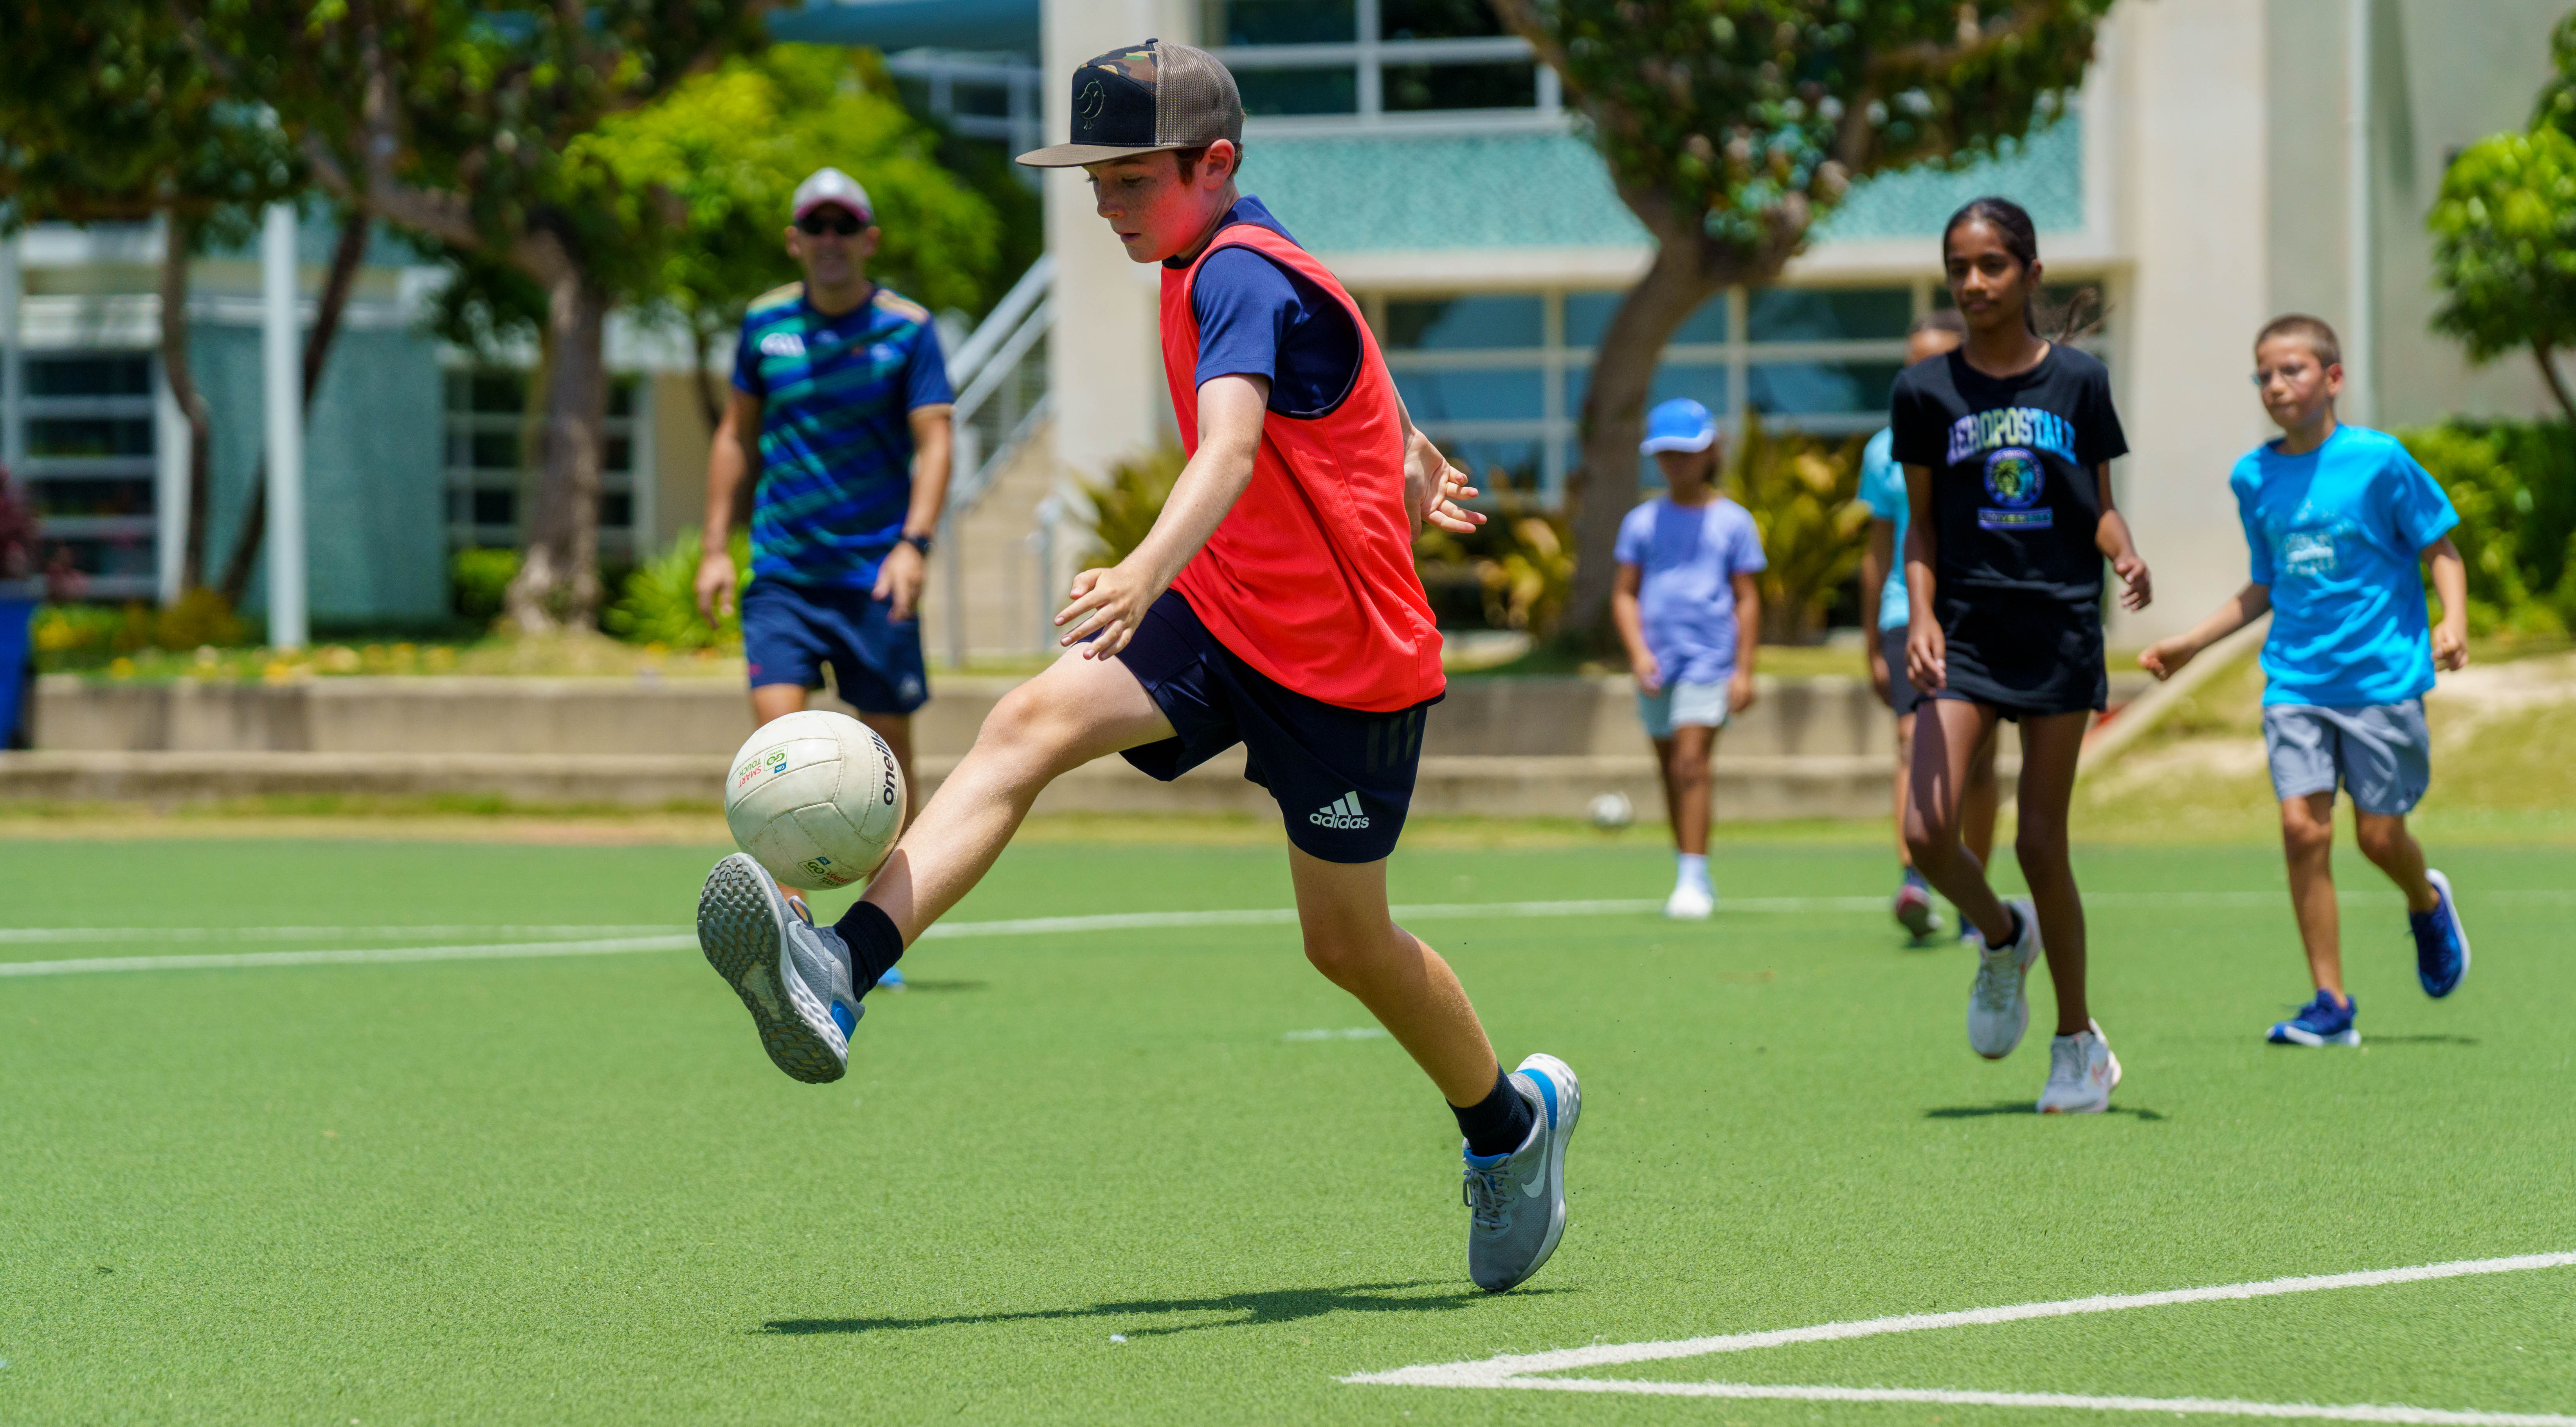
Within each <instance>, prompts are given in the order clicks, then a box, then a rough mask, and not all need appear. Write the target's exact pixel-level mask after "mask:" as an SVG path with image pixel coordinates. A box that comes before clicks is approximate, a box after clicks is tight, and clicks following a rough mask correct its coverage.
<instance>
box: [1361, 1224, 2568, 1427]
mask: <svg viewBox="0 0 2576 1427" xmlns="http://www.w3.org/2000/svg"><path fill="white" fill-rule="evenodd" d="M2570 1265H2576V1253H2556V1254H2517V1255H2514V1256H2512V1257H2510V1258H2494V1259H2457V1260H2454V1261H2452V1262H2449V1263H2436V1264H2419V1265H2416V1266H2415V1267H2413V1268H2389V1269H2370V1270H2366V1271H2363V1272H2360V1273H2333V1274H2319V1275H2315V1276H2312V1277H2306V1278H2273V1279H2264V1280H2262V1281H2260V1282H2255V1283H2223V1284H2218V1285H2215V1286H2212V1287H2208V1288H2176V1289H2167V1290H2164V1291H2161V1292H2156V1293H2120V1294H2102V1295H2098V1296H2095V1297H2092V1298H2064V1299H2058V1300H2056V1301H2054V1302H2048V1303H2014V1304H2008V1305H2005V1306H2003V1307H1999V1308H1969V1309H1964V1310H1961V1311H1959V1312H1955V1313H1904V1314H1898V1315H1896V1316H1894V1317H1888V1318H1867V1319H1861V1320H1858V1321H1854V1322H1844V1323H1818V1324H1814V1325H1812V1326H1809V1327H1805V1328H1777V1329H1772V1330H1769V1331H1766V1332H1757V1333H1727V1334H1721V1335H1718V1336H1715V1337H1707V1338H1680V1339H1675V1340H1672V1341H1668V1342H1660V1343H1612V1344H1605V1345H1600V1346H1595V1347H1588V1348H1566V1349H1563V1350H1560V1351H1557V1352H1552V1353H1520V1354H1512V1355H1506V1356H1502V1357H1494V1358H1486V1359H1483V1360H1481V1361H1470V1362H1462V1363H1430V1364H1425V1365H1422V1366H1419V1367H1409V1368H1398V1369H1396V1370H1395V1371H1393V1372H1381V1373H1358V1374H1354V1375H1352V1376H1350V1377H1346V1378H1343V1379H1342V1381H1344V1382H1348V1383H1364V1384H1372V1385H1378V1386H1388V1387H1517V1388H1537V1389H1543V1390H1547V1391H1555V1392H1656V1393H1677V1394H1680V1395H1683V1396H1708V1397H1727V1396H1737V1397H1773V1396H1778V1397H1788V1396H1816V1397H1833V1398H1835V1399H1836V1400H1851V1401H1887V1402H1950V1401H1954V1400H1955V1401H1958V1402H1961V1403H1989V1404H1995V1405H2001V1406H2068V1405H2082V1404H2085V1403H2091V1404H2096V1405H2108V1404H2150V1403H2152V1404H2153V1405H2152V1406H2138V1407H2137V1409H2136V1410H2140V1411H2156V1412H2184V1411H2219V1410H2226V1411H2234V1412H2238V1413H2239V1415H2253V1416H2297V1417H2315V1416H2338V1415H2341V1416H2345V1417H2347V1418H2349V1420H2352V1421H2363V1422H2462V1423H2469V1422H2475V1423H2494V1424H2502V1423H2508V1422H2514V1423H2539V1424H2546V1427H2576V1418H2567V1417H2528V1416H2526V1417H2514V1416H2498V1415H2494V1414H2475V1413H2471V1414H2460V1413H2447V1414H2446V1413H2427V1412H2426V1410H2425V1409H2419V1408H2412V1407H2340V1408H2318V1407H2311V1406H2308V1405H2305V1404H2297V1405H2291V1404H2275V1403H2239V1404H2233V1405H2230V1406H2227V1407H2225V1408H2224V1409H2222V1408H2220V1407H2201V1408H2185V1407H2178V1406H2174V1405H2172V1404H2171V1403H2169V1402H2167V1401H2166V1400H2164V1399H2152V1398H2099V1399H2075V1398H2063V1397H2057V1396H2054V1395H2049V1394H2028V1395H2025V1394H2017V1393H1964V1394H1953V1395H1950V1396H1925V1395H1921V1394H1915V1395H1911V1396H1908V1395H1902V1394H1901V1393H1900V1390H1898V1389H1892V1388H1891V1389H1879V1388H1842V1387H1781V1388H1772V1387H1758V1386H1747V1385H1744V1384H1740V1383H1631V1382H1616V1381H1611V1380H1606V1379H1585V1378H1536V1377H1531V1376H1529V1374H1532V1373H1544V1372H1567V1371H1572V1370H1575V1369H1580V1368H1598V1367H1610V1366H1613V1365H1616V1364H1621V1363H1643V1362H1660V1361H1667V1360H1670V1359H1673V1358H1696V1357H1705V1356H1708V1355H1709V1354H1712V1353H1742V1352H1750V1351H1753V1350H1755V1349H1759V1348H1778V1347H1786V1346H1788V1345H1790V1344H1794V1343H1824V1342H1835V1341H1840V1340H1842V1339H1847V1338H1873V1337H1877V1336H1879V1335H1881V1334H1886V1333H1919V1332H1922V1331H1924V1330H1926V1329H1931V1328H1968V1327H1981V1326H1985V1325H1988V1324H1995V1323H2019V1322H2023V1321H2026V1320H2029V1319H2033V1318H2065V1317H2072V1316H2074V1315H2077V1314H2083V1313H2117V1312H2121V1311H2123V1310H2126V1309H2130V1308H2164V1307H2170V1306H2172V1305H2174V1304H2180V1303H2212V1302H2221V1301H2229V1300H2236V1299H2247V1298H2272V1297H2277V1296H2279V1295H2281V1294H2285V1293H2317V1292H2321V1291H2323V1290H2326V1289H2331V1288H2372V1287H2378V1286H2381V1285H2385V1284H2392V1283H2422V1282H2425V1281H2427V1280H2431V1279H2441V1278H2468V1277H2472V1276H2476V1275H2480V1274H2492V1273H2520V1272H2523V1271H2525V1270H2529V1269H2543V1268H2565V1267H2568V1266H2570ZM1907 1391H1910V1390H1907ZM1926 1391H1927V1392H1928V1391H1929V1390H1928V1389H1927V1390H1926ZM1871 1393H1884V1394H1899V1395H1892V1396H1884V1395H1883V1396H1876V1397H1872V1396H1868V1395H1867V1394H1871ZM2192 1400H2194V1399H2175V1401H2192ZM2106 1410H2128V1408H2127V1407H2125V1406H2121V1407H2106ZM2360 1412H2407V1413H2417V1414H2419V1415H2417V1416H2409V1417H2352V1416H2351V1414H2353V1413H2360Z"/></svg>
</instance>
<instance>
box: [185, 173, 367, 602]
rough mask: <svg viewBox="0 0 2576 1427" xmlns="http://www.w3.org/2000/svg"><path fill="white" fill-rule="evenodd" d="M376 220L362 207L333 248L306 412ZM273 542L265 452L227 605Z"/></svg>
mask: <svg viewBox="0 0 2576 1427" xmlns="http://www.w3.org/2000/svg"><path fill="white" fill-rule="evenodd" d="M372 221H373V220H371V219H370V218H369V217H368V215H367V211H366V210H365V209H363V208H353V209H351V210H349V214H348V216H347V217H346V218H344V219H342V220H341V222H340V241H339V242H338V243H337V244H336V245H335V246H333V248H332V249H331V272H330V275H329V276H328V277H326V278H325V279H323V282H322V300H321V302H320V303H318V304H317V305H316V306H315V307H314V310H313V329H312V330H311V331H309V332H307V333H305V334H304V381H303V389H304V403H303V405H302V406H301V407H300V408H299V409H300V410H303V411H308V412H309V411H311V410H312V409H313V393H314V391H315V390H316V389H317V388H319V387H320V386H321V385H322V364H323V363H324V362H325V361H327V360H328V359H329V358H330V356H331V342H332V339H334V338H336V337H338V336H339V335H340V318H341V315H342V314H343V313H345V312H346V311H347V310H348V307H349V289H350V288H352V287H354V286H356V285H357V281H358V262H359V260H360V259H361V258H363V257H365V256H366V252H367V229H368V226H369V225H370V223H371V222H372ZM267 538H268V454H267V453H266V452H264V451H263V452H261V453H260V458H259V466H258V468H257V469H256V470H254V471H253V472H252V474H251V483H250V504H249V505H248V506H246V507H244V508H243V510H242V523H241V530H240V531H239V532H238V533H237V534H235V535H234V536H233V553H232V556H231V558H230V559H227V560H225V561H224V578H223V583H222V585H221V586H219V588H220V589H221V590H222V591H223V596H224V602H225V603H227V604H229V605H232V606H234V607H235V608H239V607H240V605H241V602H242V600H243V599H244V598H245V597H247V596H248V595H249V594H250V577H251V572H252V571H253V570H255V569H257V568H258V565H259V547H260V543H261V542H262V541H263V540H265V539H267Z"/></svg>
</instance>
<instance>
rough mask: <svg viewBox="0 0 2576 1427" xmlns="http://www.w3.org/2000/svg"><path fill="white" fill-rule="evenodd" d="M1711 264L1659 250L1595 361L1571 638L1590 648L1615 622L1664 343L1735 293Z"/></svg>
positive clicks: (1670, 246) (1693, 250)
mask: <svg viewBox="0 0 2576 1427" xmlns="http://www.w3.org/2000/svg"><path fill="white" fill-rule="evenodd" d="M1702 256H1703V255H1702V253H1701V252H1700V251H1699V245H1698V244H1695V243H1688V242H1684V243H1680V244H1676V243H1673V242H1670V241H1666V242H1663V243H1659V244H1658V245H1657V246H1656V249H1655V261H1654V265H1653V266H1652V267H1649V268H1648V269H1646V275H1645V276H1644V277H1643V278H1640V279H1638V282H1637V285H1636V286H1635V287H1632V288H1630V289H1628V295H1627V297H1626V298H1625V299H1623V300H1622V301H1621V302H1620V304H1619V311H1618V312H1617V314H1615V315H1614V316H1612V317H1611V319H1610V326H1609V328H1608V330H1606V331H1604V332H1603V333H1602V334H1601V345H1600V347H1599V348H1598V349H1597V350H1596V351H1595V353H1594V356H1593V361H1592V381H1591V384H1590V386H1589V387H1588V388H1587V389H1586V390H1585V392H1584V394H1583V424H1582V427H1581V430H1582V433H1583V469H1582V470H1580V471H1578V472H1576V473H1575V474H1574V477H1573V479H1572V480H1571V481H1570V482H1569V483H1568V484H1569V486H1570V488H1571V489H1570V490H1569V492H1568V494H1569V496H1570V497H1571V502H1570V503H1571V504H1572V506H1573V512H1572V513H1573V516H1574V552H1575V563H1574V589H1573V591H1572V593H1571V594H1570V595H1569V596H1568V598H1567V602H1566V612H1565V625H1564V629H1565V632H1566V634H1567V635H1568V636H1570V637H1571V638H1573V639H1576V640H1589V639H1590V638H1591V637H1592V636H1593V634H1594V633H1595V631H1596V630H1597V629H1598V628H1599V626H1600V625H1601V623H1602V621H1603V619H1604V617H1605V616H1606V615H1607V614H1608V613H1609V609H1610V586H1611V582H1612V579H1613V577H1615V576H1616V575H1617V574H1618V568H1619V567H1618V565H1617V563H1616V561H1615V558H1614V556H1613V553H1612V550H1613V547H1614V546H1615V545H1617V543H1618V540H1619V522H1620V521H1621V520H1622V519H1624V518H1625V517H1626V516H1627V514H1628V511H1629V509H1630V508H1631V507H1633V506H1634V505H1636V503H1637V469H1638V463H1639V461H1640V460H1641V459H1642V458H1641V457H1639V456H1638V454H1637V443H1638V442H1640V441H1642V440H1644V439H1645V430H1646V394H1647V393H1648V392H1649V391H1651V390H1652V389H1653V387H1654V382H1655V367H1656V366H1657V364H1659V363H1660V362H1661V361H1662V360H1663V352H1664V343H1666V342H1667V341H1670V340H1671V339H1672V335H1673V333H1674V332H1675V331H1677V330H1679V329H1680V327H1681V325H1682V323H1684V322H1686V321H1688V320H1689V319H1690V315H1691V314H1692V313H1693V312H1696V311H1698V310H1699V307H1700V304H1702V303H1704V302H1706V301H1708V300H1709V299H1710V298H1711V297H1714V296H1716V295H1717V293H1718V292H1719V290H1720V289H1722V288H1724V287H1725V286H1726V277H1725V275H1723V274H1720V273H1714V272H1711V271H1709V269H1708V267H1707V265H1706V264H1705V263H1704V262H1703V261H1702Z"/></svg>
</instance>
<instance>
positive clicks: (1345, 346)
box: [1166, 197, 1360, 417]
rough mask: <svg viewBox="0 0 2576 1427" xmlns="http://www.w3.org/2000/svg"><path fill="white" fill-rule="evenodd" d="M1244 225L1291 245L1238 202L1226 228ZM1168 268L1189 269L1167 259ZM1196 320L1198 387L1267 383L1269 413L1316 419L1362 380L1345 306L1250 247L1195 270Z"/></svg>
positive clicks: (1259, 213) (1250, 201)
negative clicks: (1250, 379) (1229, 381)
mask: <svg viewBox="0 0 2576 1427" xmlns="http://www.w3.org/2000/svg"><path fill="white" fill-rule="evenodd" d="M1235 223H1250V224H1254V225H1255V226H1258V227H1262V228H1267V229H1269V230H1270V231H1271V232H1274V233H1276V234H1278V235H1279V236H1280V237H1283V238H1288V240H1289V241H1290V242H1292V243H1293V242H1295V241H1296V239H1295V238H1293V237H1290V236H1289V233H1288V230H1287V229H1285V228H1283V227H1281V226H1279V220H1278V219H1276V218H1273V217H1271V216H1270V210H1269V209H1267V208H1265V207H1263V206H1262V204H1261V200H1260V199H1258V198H1251V197H1246V198H1240V199H1237V200H1236V201H1235V205H1234V207H1232V208H1230V209H1228V210H1227V211H1226V215H1225V224H1220V225H1219V226H1220V227H1223V226H1226V225H1230V224H1235ZM1166 265H1167V266H1170V267H1176V268H1185V267H1188V266H1189V262H1188V260H1186V259H1181V258H1174V259H1170V260H1169V261H1168V262H1167V264H1166ZM1190 309H1191V311H1192V312H1193V313H1194V314H1195V315H1196V316H1197V317H1198V320H1199V364H1198V371H1197V373H1196V379H1197V381H1198V384H1199V385H1201V386H1205V385H1206V384H1207V383H1208V382H1210V381H1212V380H1214V379H1215V378H1217V377H1223V376H1259V377H1268V378H1269V379H1270V409H1271V410H1272V411H1275V412H1278V413H1279V414H1280V415H1282V416H1298V417H1316V416H1322V415H1325V414H1326V413H1328V412H1330V411H1332V410H1333V409H1334V408H1336V407H1338V406H1340V405H1341V404H1342V399H1343V398H1345V397H1347V396H1349V395H1350V394H1351V388H1352V387H1353V386H1355V385H1357V384H1358V382H1359V375H1360V334H1359V328H1358V326H1357V324H1355V323H1354V322H1353V321H1352V320H1351V314H1350V309H1348V308H1346V307H1344V306H1342V304H1341V302H1340V301H1339V300H1337V299H1336V298H1334V296H1333V295H1332V294H1331V293H1329V292H1326V291H1325V290H1324V289H1322V288H1320V287H1318V286H1316V285H1315V283H1314V282H1313V281H1311V280H1310V279H1308V278H1306V277H1305V276H1303V275H1301V274H1298V273H1294V272H1291V271H1289V270H1288V269H1286V268H1284V267H1281V266H1280V265H1279V264H1277V263H1275V262H1273V261H1271V260H1270V258H1269V257H1268V256H1267V255H1266V254H1263V253H1260V252H1257V251H1255V250H1253V249H1251V248H1224V249H1220V250H1219V251H1218V252H1217V253H1216V254H1215V255H1213V256H1211V257H1210V258H1209V259H1208V260H1207V261H1206V262H1205V263H1204V264H1202V265H1200V267H1199V275H1198V281H1197V283H1196V284H1195V285H1194V286H1193V287H1192V288H1191V290H1190Z"/></svg>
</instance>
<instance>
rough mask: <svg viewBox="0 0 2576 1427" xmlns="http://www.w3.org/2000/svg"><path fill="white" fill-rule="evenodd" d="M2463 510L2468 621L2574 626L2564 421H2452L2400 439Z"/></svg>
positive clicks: (2460, 532) (2570, 460) (2574, 496)
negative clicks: (2467, 578)
mask: <svg viewBox="0 0 2576 1427" xmlns="http://www.w3.org/2000/svg"><path fill="white" fill-rule="evenodd" d="M2396 435H2397V438H2398V439H2399V440H2400V441H2403V442H2405V443H2406V448H2407V450H2408V451H2410V452H2412V453H2413V454H2414V457H2415V459H2416V460H2417V461H2420V462H2422V463H2423V466H2424V469H2425V470H2427V471H2429V472H2431V473H2432V476H2433V479H2434V480H2435V481H2436V482H2437V483H2439V484H2440V486H2441V487H2442V489H2443V491H2444V492H2446V493H2447V494H2449V496H2450V497H2451V505H2452V507H2453V508H2454V509H2456V510H2458V511H2459V513H2460V525H2459V528H2458V529H2456V530H2454V531H2452V532H2451V539H2452V541H2453V543H2455V544H2457V545H2458V546H2459V547H2460V556H2461V559H2462V560H2463V561H2465V562H2466V563H2467V565H2468V575H2469V624H2470V627H2471V628H2473V629H2475V630H2476V631H2477V632H2479V633H2481V634H2484V633H2488V632H2490V631H2494V630H2498V629H2506V630H2515V631H2520V632H2526V633H2546V632H2554V631H2557V630H2559V629H2563V628H2566V627H2568V626H2569V625H2571V624H2576V578H2571V576H2570V570H2569V557H2570V543H2571V541H2576V448H2571V447H2570V445H2569V438H2568V431H2567V427H2566V425H2565V423H2563V422H2555V421H2549V422H2532V421H2470V420H2462V419H2454V420H2451V421H2446V422H2443V423H2442V424H2440V425H2438V426H2419V427H2415V428H2412V429H2409V430H2405V431H2400V432H2398V433H2396Z"/></svg>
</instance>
